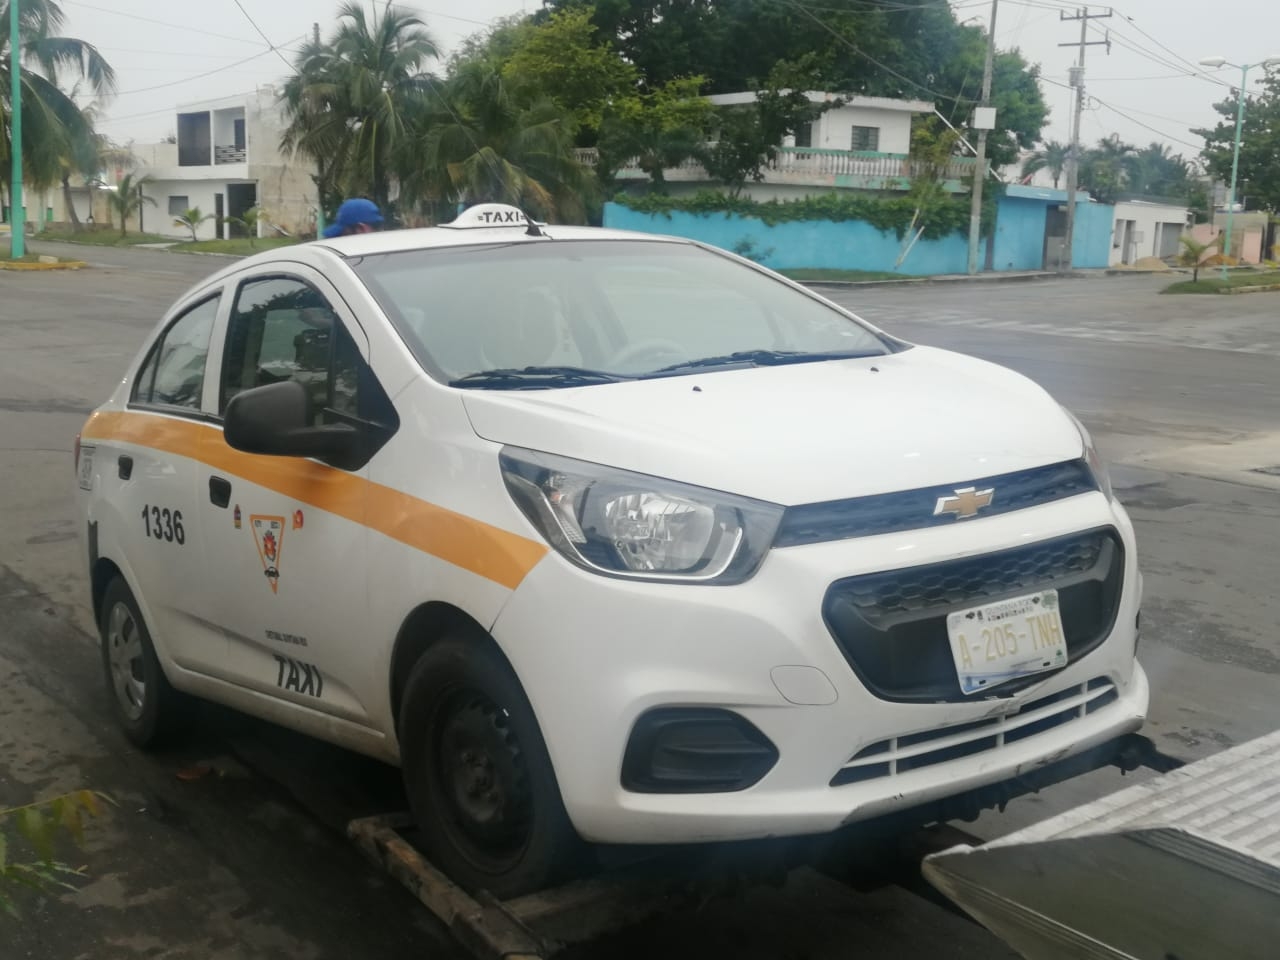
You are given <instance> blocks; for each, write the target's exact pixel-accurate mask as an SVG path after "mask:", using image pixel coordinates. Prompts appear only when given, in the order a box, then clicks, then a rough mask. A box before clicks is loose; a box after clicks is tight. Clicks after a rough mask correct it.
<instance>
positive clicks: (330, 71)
mask: <svg viewBox="0 0 1280 960" xmlns="http://www.w3.org/2000/svg"><path fill="white" fill-rule="evenodd" d="M336 19H337V27H336V29H335V31H334V33H333V35H332V37H331V38H330V39H329V40H328V41H327V42H320V43H317V42H315V41H314V40H312V41H310V42H309V43H308V44H307V45H306V46H305V47H304V48H303V49H302V50H301V52H300V53H299V54H298V56H297V58H296V59H295V64H294V65H295V75H294V76H293V77H290V78H289V80H288V81H286V83H285V85H284V91H283V93H282V96H281V99H282V102H283V105H284V108H285V113H286V116H287V118H288V125H287V127H286V129H285V132H284V135H283V137H282V138H281V146H282V147H283V149H285V150H286V151H290V152H295V153H300V154H302V155H303V156H305V157H307V158H309V159H310V160H311V161H312V162H314V163H315V164H316V166H317V169H318V172H317V174H316V181H317V184H318V185H319V187H320V189H321V192H322V195H323V194H326V193H327V194H328V195H329V196H334V195H336V194H341V195H346V196H368V197H371V198H372V199H373V201H374V202H375V203H377V204H378V205H379V206H380V207H382V208H383V209H384V210H385V209H388V208H389V205H390V197H391V188H392V184H393V183H394V182H397V181H398V180H399V179H400V176H401V174H403V173H404V170H403V168H402V166H401V162H402V161H403V160H404V158H405V157H406V156H407V155H408V153H407V151H406V142H407V141H408V139H409V138H410V137H409V131H408V118H409V116H410V115H412V114H413V113H414V112H415V111H417V110H418V109H419V107H420V105H421V103H422V101H423V100H424V99H425V98H426V97H427V95H428V92H429V89H430V83H431V82H432V78H431V77H430V75H429V74H427V73H426V72H425V64H426V63H427V62H428V61H430V60H432V59H434V58H435V57H436V56H437V55H438V51H437V47H436V44H435V41H434V40H433V39H432V38H431V35H430V34H429V33H428V32H427V30H426V25H425V24H424V23H423V21H422V20H421V19H419V18H418V17H417V16H414V15H413V14H412V13H409V12H406V10H405V8H403V7H400V6H397V5H395V4H393V3H392V2H390V0H387V2H386V3H385V4H384V5H382V6H381V7H380V8H379V7H378V6H375V7H374V10H373V13H372V15H369V14H367V13H366V11H365V9H364V7H363V5H362V4H360V3H357V2H353V0H347V2H344V3H343V4H342V5H341V6H340V7H339V8H338V15H337V18H336Z"/></svg>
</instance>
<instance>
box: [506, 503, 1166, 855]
mask: <svg viewBox="0 0 1280 960" xmlns="http://www.w3.org/2000/svg"><path fill="white" fill-rule="evenodd" d="M1099 525H1110V526H1113V527H1114V528H1115V529H1116V530H1117V531H1118V532H1119V534H1120V537H1121V539H1122V541H1123V545H1124V548H1125V554H1126V556H1127V557H1128V562H1127V563H1126V567H1125V573H1124V584H1123V588H1122V593H1121V598H1120V601H1119V609H1118V611H1117V615H1116V618H1115V625H1114V627H1113V629H1112V630H1111V633H1110V635H1109V636H1108V637H1107V639H1106V640H1105V641H1104V642H1103V643H1102V644H1100V645H1099V646H1097V647H1096V648H1095V649H1093V650H1092V651H1090V652H1089V653H1088V654H1086V655H1085V656H1083V657H1081V658H1080V659H1079V660H1077V661H1076V662H1074V663H1071V664H1070V665H1069V666H1067V667H1066V668H1064V669H1062V670H1060V671H1059V672H1056V673H1053V674H1049V675H1047V676H1046V678H1045V679H1044V680H1041V681H1039V682H1036V683H1034V684H1032V685H1031V686H1029V687H1027V688H1025V689H1022V690H1019V691H1018V692H1017V693H1016V694H1014V695H1012V696H1009V697H1001V698H986V699H977V700H966V701H962V702H946V703H933V702H927V703H925V702H911V703H904V702H890V701H888V700H886V699H881V698H879V697H876V696H874V695H873V694H872V693H871V692H870V691H869V690H868V688H867V687H866V686H865V685H864V684H863V683H862V682H861V681H860V680H859V679H858V677H857V675H856V674H855V672H854V671H853V669H852V668H851V667H850V665H849V663H848V662H847V661H846V660H845V657H844V655H843V654H842V653H841V652H840V649H839V648H838V646H837V644H836V642H835V640H834V639H833V638H832V635H831V633H830V631H829V629H828V627H827V625H826V624H825V623H824V622H823V618H822V603H823V596H824V593H825V591H826V590H827V587H828V586H829V585H830V584H831V583H832V582H833V581H835V580H837V579H840V578H842V577H850V576H855V575H858V574H864V573H871V572H876V571H882V570H886V569H894V568H901V567H914V566H918V565H923V564H928V563H934V562H937V561H940V560H950V559H955V558H959V557H966V556H979V555H982V554H985V553H989V552H993V551H997V550H1002V549H1008V548H1011V547H1017V546H1022V545H1025V544H1028V543H1035V542H1037V541H1040V540H1048V539H1051V538H1054V537H1060V536H1064V535H1067V534H1071V533H1075V532H1077V531H1080V530H1086V529H1091V528H1095V527H1098V526H1099ZM1140 593H1141V580H1140V576H1139V574H1138V572H1137V564H1136V552H1135V549H1134V545H1133V532H1132V526H1131V524H1130V522H1129V519H1128V517H1127V516H1126V515H1125V513H1124V511H1123V509H1121V508H1120V507H1119V506H1118V505H1116V504H1112V503H1110V502H1109V501H1108V500H1107V499H1106V498H1105V497H1103V496H1102V495H1101V494H1097V493H1094V494H1088V495H1084V496H1080V497H1075V498H1072V499H1070V500H1064V501H1059V502H1056V503H1052V504H1048V505H1045V506H1043V507H1038V508H1035V509H1029V510H1025V511H1019V512H1016V513H1011V514H1006V515H1003V516H996V517H991V518H985V519H981V520H977V521H971V522H967V523H964V524H956V525H953V526H947V527H935V528H931V529H927V530H913V531H905V532H901V533H894V534H888V535H884V536H878V537H868V538H863V539H853V540H843V541H837V542H830V543H821V544H813V545H809V546H803V547H788V548H784V549H776V550H774V551H773V552H772V553H771V554H770V555H769V557H767V558H766V560H765V562H764V564H763V565H762V566H761V568H760V570H759V572H758V573H757V574H756V576H755V577H754V578H752V579H751V580H750V581H748V582H747V583H744V584H741V585H738V586H734V587H710V586H686V585H668V584H654V583H635V582H629V581H623V580H613V579H608V578H604V577H599V576H595V575H593V574H590V573H586V572H584V571H581V570H578V569H577V568H575V567H572V566H571V565H570V564H568V563H567V562H565V561H564V560H562V559H561V558H560V557H559V556H558V555H556V554H554V553H552V554H550V555H548V556H547V557H546V558H545V559H544V560H543V562H542V563H541V564H539V566H538V567H537V568H536V569H535V570H534V571H532V572H531V573H530V575H529V576H528V577H527V578H526V580H525V582H524V583H522V584H521V586H520V587H519V588H518V589H517V591H516V592H515V594H514V595H513V596H512V598H511V599H510V601H509V602H508V604H507V606H506V607H505V608H504V610H503V612H502V614H501V616H500V617H499V618H498V621H497V623H496V624H495V625H494V628H493V633H494V636H495V638H496V639H497V641H498V642H499V644H500V645H501V646H502V648H503V650H504V651H505V652H506V654H507V656H508V658H509V659H510V660H511V662H512V665H513V666H514V667H515V669H516V672H517V674H518V675H519V677H520V679H521V681H522V683H523V684H524V686H525V690H526V692H527V693H528V695H529V698H530V701H531V702H532V704H533V707H534V711H535V713H536V714H537V716H538V720H539V723H540V725H541V728H542V733H543V735H544V738H545V740H546V742H547V747H548V749H549V752H550V754H551V758H552V763H553V765H554V767H555V772H556V776H557V779H558V782H559V785H560V790H561V794H562V796H563V799H564V803H565V807H566V809H567V811H568V813H569V816H570V818H571V820H572V821H573V823H574V825H575V827H576V828H577V829H578V831H579V833H580V834H582V836H583V837H584V838H586V839H588V840H591V841H596V842H609V843H693V842H704V841H720V840H739V839H753V838H760V837H767V836H783V835H798V834H808V833H823V832H828V831H832V830H835V829H837V828H839V827H840V826H842V825H844V824H847V823H851V822H854V821H857V820H864V819H868V818H872V817H878V816H881V815H885V814H890V813H893V812H895V811H898V810H903V809H906V808H909V807H914V806H918V805H920V804H924V803H929V802H931V801H936V800H939V799H941V798H944V797H947V796H952V795H955V794H958V793H962V792H965V791H969V790H973V789H976V788H979V787H982V786H985V785H988V784H995V783H999V782H1001V781H1005V780H1009V779H1011V778H1016V777H1019V776H1021V775H1023V774H1025V773H1027V772H1028V771H1032V770H1034V769H1037V768H1040V767H1043V766H1045V765H1048V764H1051V763H1054V762H1056V761H1060V760H1063V759H1065V758H1067V757H1070V756H1073V755H1076V754H1079V753H1081V752H1083V751H1087V750H1090V749H1091V748H1093V747H1096V746H1098V745H1100V744H1103V743H1105V742H1107V741H1110V740H1113V739H1114V738H1116V737H1117V736H1120V735H1122V734H1125V733H1128V732H1131V731H1134V730H1137V729H1138V728H1139V727H1140V726H1141V725H1142V722H1143V720H1144V718H1145V715H1146V710H1147V703H1148V698H1149V690H1148V686H1147V679H1146V675H1145V674H1144V673H1143V671H1142V670H1141V668H1140V667H1139V666H1138V665H1137V663H1136V661H1135V659H1134V647H1135V642H1136V623H1135V621H1136V618H1137V613H1138V606H1139V599H1140ZM1046 705H1047V706H1046ZM659 707H713V708H721V709H726V710H730V711H732V712H734V713H736V714H738V715H740V716H741V717H743V718H745V719H746V720H747V721H749V722H750V723H751V724H753V725H754V726H755V727H756V728H757V729H758V730H760V731H761V732H762V733H763V734H764V735H765V736H766V737H767V738H768V739H769V741H770V742H771V743H772V744H774V745H775V746H776V747H777V750H778V754H779V756H778V760H777V762H776V763H775V764H774V765H773V767H772V768H771V769H770V770H769V772H768V773H767V774H766V775H765V776H764V777H763V778H762V779H760V780H759V782H757V783H755V784H754V785H753V786H751V787H749V788H748V789H745V790H739V791H735V792H724V793H682V794H669V793H636V792H630V791H627V790H625V789H624V788H623V787H622V776H621V771H622V762H623V756H624V754H625V751H626V747H627V742H628V738H629V736H630V734H631V731H632V729H633V727H634V725H635V723H636V721H637V719H638V718H639V717H640V716H641V715H643V714H644V713H645V712H646V711H648V710H651V709H654V708H659ZM1024 708H1025V710H1026V715H1025V716H1023V715H1022V714H1023V711H1024ZM1068 713H1069V714H1070V715H1067V714H1068ZM1050 715H1052V716H1054V717H1057V719H1056V720H1054V721H1053V722H1047V723H1038V722H1033V721H1036V720H1037V718H1040V717H1048V716H1050ZM959 725H963V727H964V728H965V729H962V730H959V731H956V730H955V729H954V728H955V727H957V726H959ZM948 728H952V729H948ZM1015 730H1022V731H1023V732H1022V733H1019V734H1013V733H1012V731H1015ZM904 739H905V741H906V742H904ZM979 740H980V741H981V743H978V744H977V746H975V745H974V744H975V743H976V742H977V741H979ZM922 741H928V742H927V743H925V744H924V745H923V746H922V745H921V742H922ZM883 743H887V746H886V750H888V751H889V752H890V753H891V754H892V757H891V759H892V760H893V761H894V762H892V763H891V764H890V765H889V766H888V767H887V768H885V769H882V770H878V771H876V775H875V776H873V777H870V778H863V779H859V780H857V781H856V782H846V781H845V780H841V779H839V777H838V775H839V774H840V773H841V771H843V770H846V769H847V768H848V767H849V766H850V764H851V761H852V760H853V758H854V757H855V756H856V755H858V754H859V753H860V752H861V751H863V750H864V749H866V748H868V747H872V746H873V745H876V746H877V749H878V748H879V747H878V745H880V744H883ZM946 750H951V752H950V753H946V752H938V751H946ZM931 751H932V752H931ZM930 752H931V757H932V759H930V761H929V762H928V763H927V764H925V765H921V763H920V762H919V761H918V760H915V761H912V762H898V761H899V760H900V759H907V758H911V757H916V758H919V757H920V756H921V755H922V754H924V753H930ZM833 782H834V783H835V784H836V785H833Z"/></svg>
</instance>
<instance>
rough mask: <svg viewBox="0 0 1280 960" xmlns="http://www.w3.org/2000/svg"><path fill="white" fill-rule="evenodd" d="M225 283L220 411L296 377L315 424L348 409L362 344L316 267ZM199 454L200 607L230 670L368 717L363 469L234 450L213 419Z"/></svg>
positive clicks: (278, 691)
mask: <svg viewBox="0 0 1280 960" xmlns="http://www.w3.org/2000/svg"><path fill="white" fill-rule="evenodd" d="M228 293H229V295H231V296H234V300H233V301H232V306H231V312H230V317H229V319H228V322H227V328H226V329H227V335H226V340H225V345H224V349H223V356H222V374H221V389H220V400H219V414H221V413H222V412H224V411H225V410H226V405H227V403H228V402H229V401H230V400H231V398H232V397H233V396H235V394H236V393H238V392H239V391H241V390H247V389H250V388H252V387H256V386H261V385H264V384H268V383H276V382H279V381H282V380H296V381H299V382H301V383H303V384H304V385H305V386H306V387H307V389H308V392H309V394H310V395H311V401H312V410H313V412H314V420H315V422H317V423H320V422H339V421H341V420H343V419H344V418H348V417H355V416H356V414H357V413H358V411H359V406H360V403H361V400H362V398H361V396H360V395H359V391H360V389H362V388H363V387H364V379H363V378H362V377H361V376H359V375H358V373H357V368H359V367H360V366H361V365H362V364H363V363H364V361H363V359H362V356H361V355H362V354H365V355H367V353H368V347H367V343H366V341H365V338H364V335H363V332H362V331H361V330H360V328H359V327H358V326H357V325H356V324H355V323H354V322H353V319H352V318H351V317H350V315H349V314H348V313H347V311H346V307H345V304H342V303H341V301H340V300H339V299H338V298H337V297H336V295H335V294H334V292H333V291H332V289H331V288H330V287H329V285H328V283H327V282H326V281H325V280H324V278H323V277H321V276H320V275H319V274H318V273H312V272H310V271H306V270H305V269H304V268H300V267H299V268H296V272H291V273H290V274H289V275H287V276H286V275H281V274H279V273H278V272H277V273H274V274H269V273H267V274H262V275H258V276H251V277H250V278H249V279H246V280H244V281H242V282H241V283H240V284H239V285H238V287H237V288H236V289H235V290H234V291H229V292H228ZM201 459H202V461H203V463H204V465H205V467H204V469H203V472H202V475H201V477H200V487H201V489H202V490H203V489H205V488H208V490H209V493H210V496H209V497H208V498H207V499H206V501H205V502H204V503H203V504H202V511H201V517H202V521H203V524H202V527H203V532H204V537H205V540H206V543H207V546H208V551H209V569H208V571H207V574H206V583H207V584H208V585H209V586H208V590H207V596H208V597H209V602H210V608H209V610H208V616H209V617H210V619H211V620H213V621H214V622H217V623H219V624H220V625H221V626H222V628H223V630H224V631H225V633H226V637H227V642H228V656H227V667H226V678H227V679H228V680H230V681H232V682H233V683H236V684H238V685H240V686H243V687H247V688H249V689H251V690H254V691H257V692H259V693H262V694H265V695H267V696H271V697H275V698H279V699H282V700H286V701H289V702H291V703H293V704H296V705H298V706H300V707H305V708H309V709H312V710H318V711H321V712H324V713H328V714H331V715H335V716H338V717H342V718H344V719H347V720H352V721H355V722H357V723H367V722H368V704H367V703H366V702H365V701H366V700H367V699H369V694H368V692H367V691H368V690H369V689H370V687H369V685H368V684H367V683H365V682H363V678H364V677H365V676H367V675H368V674H369V672H370V669H371V666H370V664H371V660H370V658H369V657H368V656H367V655H366V654H365V652H364V650H363V649H362V646H361V645H362V641H363V638H364V637H365V636H366V635H367V629H368V628H367V625H368V623H369V620H370V617H369V610H368V598H367V592H366V589H365V575H366V566H367V564H366V555H367V549H368V543H367V541H368V530H367V528H366V527H365V525H364V515H365V498H366V495H367V492H368V487H369V484H368V480H367V471H366V470H365V469H363V468H362V469H359V470H353V471H347V470H341V469H338V468H336V467H331V466H327V465H325V464H322V463H319V462H317V461H314V460H308V459H302V458H294V457H268V456H256V455H250V454H245V453H241V452H239V451H236V450H233V449H231V448H230V447H229V446H227V444H226V441H225V440H224V439H223V436H222V433H221V431H220V430H217V431H211V433H210V438H209V442H208V445H207V447H206V450H205V452H204V455H203V456H202V458H201ZM215 491H216V496H215V495H214V494H215Z"/></svg>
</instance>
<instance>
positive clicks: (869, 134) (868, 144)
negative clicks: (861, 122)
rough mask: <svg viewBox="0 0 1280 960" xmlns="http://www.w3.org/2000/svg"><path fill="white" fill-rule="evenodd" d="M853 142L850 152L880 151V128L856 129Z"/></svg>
mask: <svg viewBox="0 0 1280 960" xmlns="http://www.w3.org/2000/svg"><path fill="white" fill-rule="evenodd" d="M851 141H852V142H851V143H850V146H849V149H850V150H879V149H880V128H879V127H854V128H853V136H852V138H851Z"/></svg>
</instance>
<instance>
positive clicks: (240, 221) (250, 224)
mask: <svg viewBox="0 0 1280 960" xmlns="http://www.w3.org/2000/svg"><path fill="white" fill-rule="evenodd" d="M265 219H266V218H265V217H263V215H262V211H261V210H260V209H259V208H258V207H250V208H249V209H248V210H246V211H244V213H242V214H240V216H238V217H227V222H228V223H230V224H233V225H235V226H236V227H238V228H240V229H241V230H243V231H244V235H245V237H247V238H248V240H249V246H250V247H251V248H252V247H255V246H257V244H255V243H254V241H255V240H257V239H258V224H259V223H262V222H265Z"/></svg>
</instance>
